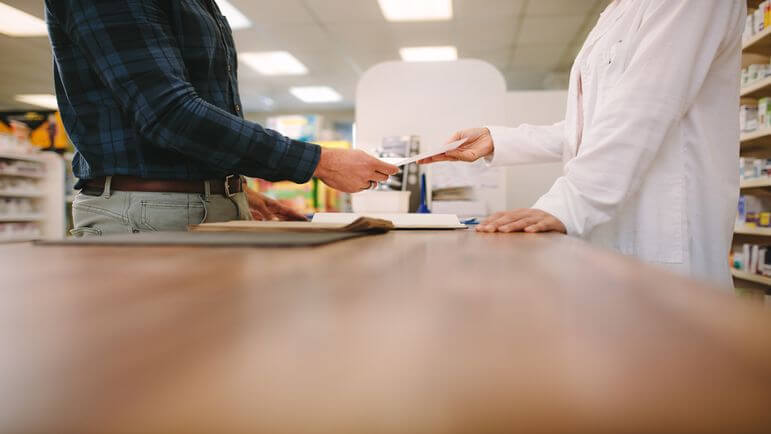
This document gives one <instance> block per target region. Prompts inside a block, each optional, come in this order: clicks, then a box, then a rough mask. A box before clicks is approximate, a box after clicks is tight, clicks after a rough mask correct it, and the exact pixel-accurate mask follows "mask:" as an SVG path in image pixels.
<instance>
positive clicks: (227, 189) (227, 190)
mask: <svg viewBox="0 0 771 434" xmlns="http://www.w3.org/2000/svg"><path fill="white" fill-rule="evenodd" d="M235 176H236V175H228V176H226V177H225V197H227V198H228V199H230V198H232V197H233V196H235V195H236V194H238V193H232V192H231V191H230V180H231V179H233V178H235Z"/></svg>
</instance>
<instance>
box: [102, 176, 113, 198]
mask: <svg viewBox="0 0 771 434" xmlns="http://www.w3.org/2000/svg"><path fill="white" fill-rule="evenodd" d="M111 188H112V176H105V177H104V190H103V191H102V197H103V198H105V199H109V198H110V190H111Z"/></svg>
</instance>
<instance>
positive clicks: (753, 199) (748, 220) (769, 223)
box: [736, 195, 771, 227]
mask: <svg viewBox="0 0 771 434" xmlns="http://www.w3.org/2000/svg"><path fill="white" fill-rule="evenodd" d="M736 225H737V226H739V227H741V226H746V227H771V198H769V197H762V196H752V195H742V196H740V197H739V204H738V213H737V215H736Z"/></svg>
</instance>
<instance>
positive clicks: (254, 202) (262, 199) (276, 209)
mask: <svg viewBox="0 0 771 434" xmlns="http://www.w3.org/2000/svg"><path fill="white" fill-rule="evenodd" d="M245 191H246V198H247V200H248V201H249V210H250V211H251V212H252V217H254V219H255V220H261V221H266V220H273V221H276V220H282V221H300V222H304V221H308V219H307V218H305V216H304V215H302V214H300V213H298V212H297V211H295V210H293V209H292V208H289V207H288V206H284V205H281V204H280V203H278V202H277V201H275V200H273V199H271V198H269V197H268V196H265V195H264V194H261V193H258V192H256V191H254V190H252V189H251V188H248V187H247V188H246V189H245Z"/></svg>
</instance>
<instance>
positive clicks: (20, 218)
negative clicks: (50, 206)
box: [0, 214, 45, 223]
mask: <svg viewBox="0 0 771 434" xmlns="http://www.w3.org/2000/svg"><path fill="white" fill-rule="evenodd" d="M44 219H45V216H44V215H43V214H12V215H0V223H25V222H39V221H41V220H44Z"/></svg>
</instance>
